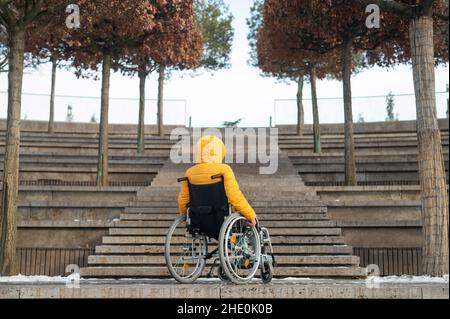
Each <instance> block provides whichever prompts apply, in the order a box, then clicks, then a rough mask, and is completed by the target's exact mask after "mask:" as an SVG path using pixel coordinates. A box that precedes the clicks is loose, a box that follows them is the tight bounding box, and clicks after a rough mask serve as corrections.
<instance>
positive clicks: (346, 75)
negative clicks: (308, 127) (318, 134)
mask: <svg viewBox="0 0 450 319" xmlns="http://www.w3.org/2000/svg"><path fill="white" fill-rule="evenodd" d="M352 43H353V39H351V38H347V39H345V40H344V42H343V44H342V50H341V61H342V82H343V89H344V95H343V96H344V144H345V184H346V185H349V186H351V185H356V183H357V182H356V163H355V143H354V137H353V114H352V88H351V76H352Z"/></svg>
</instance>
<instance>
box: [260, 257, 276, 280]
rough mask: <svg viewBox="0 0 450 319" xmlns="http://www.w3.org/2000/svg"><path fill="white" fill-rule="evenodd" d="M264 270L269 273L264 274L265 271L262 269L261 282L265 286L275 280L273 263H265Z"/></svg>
mask: <svg viewBox="0 0 450 319" xmlns="http://www.w3.org/2000/svg"><path fill="white" fill-rule="evenodd" d="M264 268H265V269H266V270H268V271H266V272H263V269H262V267H261V280H262V282H263V283H264V284H268V283H270V282H271V281H272V279H273V265H272V263H271V262H268V261H266V262H264Z"/></svg>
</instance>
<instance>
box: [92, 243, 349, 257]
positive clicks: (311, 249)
mask: <svg viewBox="0 0 450 319" xmlns="http://www.w3.org/2000/svg"><path fill="white" fill-rule="evenodd" d="M208 247H209V248H210V249H211V250H212V249H213V248H214V247H217V244H216V245H215V246H214V245H209V246H208ZM95 253H96V254H123V255H129V254H164V245H163V244H156V243H154V244H151V245H98V246H96V247H95ZM276 253H277V254H313V255H317V254H333V255H349V254H352V253H353V248H352V247H351V246H347V245H303V246H302V245H296V246H276Z"/></svg>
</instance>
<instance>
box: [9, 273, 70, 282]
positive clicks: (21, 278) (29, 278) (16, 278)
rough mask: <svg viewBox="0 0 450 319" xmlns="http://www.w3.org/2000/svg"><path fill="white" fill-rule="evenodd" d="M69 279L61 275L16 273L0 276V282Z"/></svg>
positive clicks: (62, 280) (58, 280) (61, 280)
mask: <svg viewBox="0 0 450 319" xmlns="http://www.w3.org/2000/svg"><path fill="white" fill-rule="evenodd" d="M68 280H70V279H68V277H61V276H55V277H50V276H24V275H17V276H0V283H2V282H4V283H6V282H27V283H28V282H30V283H37V282H46V283H49V282H57V283H61V282H66V281H68Z"/></svg>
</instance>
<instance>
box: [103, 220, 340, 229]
mask: <svg viewBox="0 0 450 319" xmlns="http://www.w3.org/2000/svg"><path fill="white" fill-rule="evenodd" d="M172 222H173V221H168V220H167V221H166V220H160V221H158V220H155V221H122V220H121V221H117V222H114V225H111V226H114V227H125V228H140V227H142V228H151V227H161V228H164V229H166V230H167V229H169V227H170V226H171V225H172ZM262 226H264V227H269V228H282V227H290V228H295V227H299V228H316V227H319V228H320V227H336V221H333V220H313V221H302V220H300V221H299V220H288V221H283V220H265V221H263V222H262Z"/></svg>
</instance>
